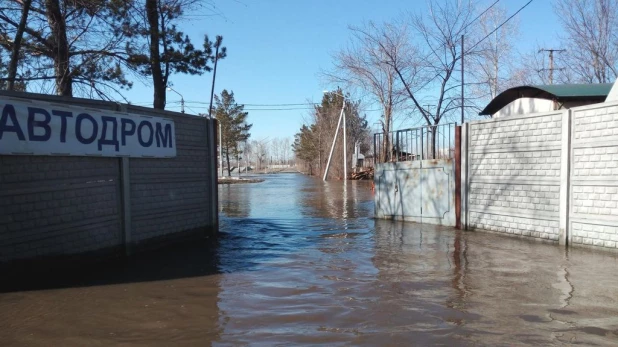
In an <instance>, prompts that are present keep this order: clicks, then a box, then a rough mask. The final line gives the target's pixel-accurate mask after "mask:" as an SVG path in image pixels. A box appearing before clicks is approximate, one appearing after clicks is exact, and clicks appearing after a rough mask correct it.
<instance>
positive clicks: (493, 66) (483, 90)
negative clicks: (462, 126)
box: [467, 5, 519, 105]
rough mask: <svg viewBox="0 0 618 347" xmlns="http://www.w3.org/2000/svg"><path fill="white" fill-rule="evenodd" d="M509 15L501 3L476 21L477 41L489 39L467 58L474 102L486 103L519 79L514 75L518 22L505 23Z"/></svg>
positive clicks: (482, 42) (481, 43)
mask: <svg viewBox="0 0 618 347" xmlns="http://www.w3.org/2000/svg"><path fill="white" fill-rule="evenodd" d="M506 18H507V12H506V9H505V8H504V7H500V6H499V5H498V6H493V7H491V8H489V9H488V10H487V11H485V12H484V13H483V14H482V15H481V17H480V18H479V20H478V23H475V27H476V28H478V31H477V35H480V38H478V40H480V39H482V38H484V37H487V39H485V40H483V41H481V42H480V44H479V45H478V49H477V51H478V52H477V54H474V55H470V56H469V58H468V60H467V61H468V64H467V70H468V71H469V76H470V77H471V80H472V83H470V84H469V86H470V89H469V91H470V93H471V94H472V96H473V98H474V99H475V100H474V101H475V102H477V103H480V104H483V105H484V104H486V103H487V102H489V101H490V100H491V99H493V98H495V97H496V96H497V95H498V93H500V92H502V91H504V90H505V89H507V88H510V87H513V86H515V85H516V84H517V82H518V81H517V79H515V78H514V77H516V76H517V75H516V74H515V69H516V66H515V65H514V62H515V60H516V58H515V55H516V52H515V48H514V46H513V42H515V41H516V40H517V37H518V36H519V29H518V28H519V23H518V22H517V19H513V20H511V21H508V22H505V20H506ZM503 23H504V24H503ZM501 24H502V26H500V25H501ZM492 32H493V34H492ZM477 98H478V100H476V99H477Z"/></svg>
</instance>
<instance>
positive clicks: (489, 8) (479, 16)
mask: <svg viewBox="0 0 618 347" xmlns="http://www.w3.org/2000/svg"><path fill="white" fill-rule="evenodd" d="M531 1H532V0H531ZM498 2H500V0H496V1H494V3H493V4H491V5H489V7H487V8H486V9H485V11H483V12H481V13H480V14H479V15H478V16H476V18H474V19H473V20H471V21H470V22H469V23H468V24H466V25H465V26H464V27H463V28H462V29H461V32H464V31H465V30H466V29H467V28H468V27H469V26H470V25H472V23H474V22H476V21H477V20H478V19H479V18H481V17H482V16H483V15H484V14H485V13H487V11H489V10H491V8H492V7H494V6H495V5H496V4H497V3H498ZM526 6H527V5H526ZM520 11H521V10H520ZM516 14H517V13H516ZM509 19H510V18H509ZM507 20H508V19H507ZM503 24H504V23H503ZM503 24H501V25H500V26H502V25H503ZM496 30H497V29H496ZM483 40H484V39H483ZM448 44H450V43H449V42H446V43H443V44H442V46H441V47H440V48H444V47H446V45H448ZM477 44H478V43H477ZM432 54H435V50H432V52H431V53H429V54H428V55H427V56H426V57H425V58H424V59H422V60H427V59H428V58H429V57H430V56H431V55H432ZM464 54H465V53H463V52H462V56H463V55H464ZM441 73H442V71H440V72H438V73H437V74H436V75H435V76H433V77H432V78H431V79H429V80H428V81H427V82H426V83H425V84H423V85H422V86H421V87H420V88H418V89H417V90H421V89H423V88H425V87H426V86H427V85H428V84H429V83H431V82H433V80H434V79H436V77H438V76H440V74H441Z"/></svg>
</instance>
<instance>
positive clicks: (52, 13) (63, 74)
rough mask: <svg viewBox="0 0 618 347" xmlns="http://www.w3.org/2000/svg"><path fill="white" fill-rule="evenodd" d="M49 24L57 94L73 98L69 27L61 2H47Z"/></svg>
mask: <svg viewBox="0 0 618 347" xmlns="http://www.w3.org/2000/svg"><path fill="white" fill-rule="evenodd" d="M45 9H46V13H45V15H46V17H47V22H48V23H49V27H50V29H51V33H52V35H51V37H52V39H53V45H54V56H53V60H54V72H55V76H56V94H58V95H61V96H73V78H72V77H71V71H70V70H69V68H70V64H69V43H68V41H67V27H66V22H65V18H64V17H63V16H62V10H61V9H60V1H59V0H45Z"/></svg>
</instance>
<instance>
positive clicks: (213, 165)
mask: <svg viewBox="0 0 618 347" xmlns="http://www.w3.org/2000/svg"><path fill="white" fill-rule="evenodd" d="M218 126H219V121H218V120H216V119H214V118H210V119H207V120H206V127H207V131H206V143H207V145H208V148H207V151H208V158H209V159H210V160H209V161H208V165H207V170H208V172H209V175H208V177H209V178H210V182H209V183H210V184H209V187H210V189H209V190H210V192H209V193H210V194H209V195H210V199H209V200H210V213H209V215H210V217H211V218H210V222H211V223H212V225H213V230H212V233H213V234H217V233H218V231H219V182H218V174H219V173H218V170H217V162H218V161H217V143H218V136H217V135H218V134H217V129H219V127H218ZM220 155H221V158H223V154H220Z"/></svg>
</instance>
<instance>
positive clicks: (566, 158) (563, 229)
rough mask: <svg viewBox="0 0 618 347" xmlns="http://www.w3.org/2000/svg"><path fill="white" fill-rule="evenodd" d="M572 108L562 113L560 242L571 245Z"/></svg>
mask: <svg viewBox="0 0 618 347" xmlns="http://www.w3.org/2000/svg"><path fill="white" fill-rule="evenodd" d="M570 170H571V110H565V111H564V112H563V113H562V136H561V150H560V209H559V211H560V228H559V230H560V235H559V238H558V243H559V244H560V245H562V246H565V247H567V246H568V245H569V243H570V242H569V241H570V240H569V239H570V233H569V198H570V183H571V182H570V181H571V178H570V176H571V175H570V174H571V171H570Z"/></svg>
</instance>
